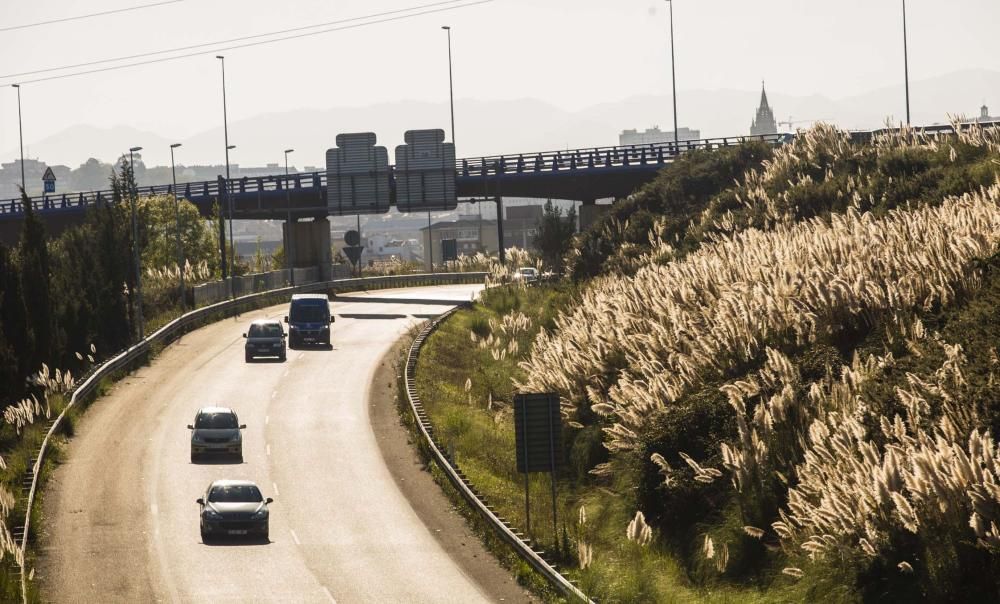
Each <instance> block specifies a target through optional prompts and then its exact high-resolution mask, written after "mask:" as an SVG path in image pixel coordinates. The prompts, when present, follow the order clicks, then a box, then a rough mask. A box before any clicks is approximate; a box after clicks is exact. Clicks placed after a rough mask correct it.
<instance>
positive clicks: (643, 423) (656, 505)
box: [422, 127, 1000, 601]
mask: <svg viewBox="0 0 1000 604" xmlns="http://www.w3.org/2000/svg"><path fill="white" fill-rule="evenodd" d="M998 162H1000V134H998V133H997V132H996V131H982V130H973V131H971V132H968V133H966V134H964V135H963V136H962V137H961V138H958V139H956V138H941V139H935V138H929V137H925V136H922V135H920V134H919V133H915V132H909V131H903V132H901V133H897V134H893V135H886V136H884V137H881V138H879V139H877V140H875V141H872V142H871V143H870V144H867V145H859V144H853V143H851V142H850V139H849V138H848V137H847V135H846V134H845V133H842V132H838V131H836V130H834V129H832V128H827V127H818V128H816V129H814V130H811V131H809V132H807V133H805V134H804V135H803V136H800V137H798V138H797V139H796V140H795V142H794V143H792V144H790V145H787V146H784V147H781V148H778V149H776V150H774V151H773V153H772V152H769V151H768V150H766V149H763V150H762V149H753V148H748V149H744V150H742V151H740V152H736V151H732V150H730V151H724V152H721V153H720V154H719V155H717V156H710V154H703V155H702V156H700V157H699V156H694V155H692V156H690V157H689V158H688V160H687V161H686V162H679V163H678V165H677V166H675V168H677V172H676V173H674V174H671V173H670V169H668V170H666V171H665V172H664V174H663V175H661V177H660V178H659V179H658V181H657V182H656V183H653V184H651V185H650V186H648V187H646V188H644V189H643V190H641V191H639V192H637V193H636V194H635V195H634V196H632V198H631V199H630V200H628V201H627V202H625V203H623V204H622V205H621V206H619V207H618V208H616V210H615V213H614V214H613V215H611V216H609V217H607V218H606V219H605V220H604V221H603V222H602V223H599V224H598V225H596V226H595V228H594V229H593V230H592V231H591V232H589V233H587V234H584V235H583V236H582V237H580V238H579V240H578V242H577V247H576V250H575V254H574V258H573V261H574V262H575V264H573V265H572V266H573V269H572V270H573V276H574V278H576V279H577V280H578V281H580V283H581V285H580V287H579V290H578V291H577V292H576V293H574V295H573V296H571V297H569V298H566V299H564V300H563V302H562V303H561V304H560V305H559V308H561V311H560V312H559V313H558V314H555V315H553V317H552V318H551V319H547V320H546V321H545V325H544V326H542V327H541V328H534V329H533V330H532V331H537V335H536V336H535V337H534V339H533V340H531V341H530V342H520V341H519V343H518V345H517V346H516V347H514V348H513V349H508V351H507V356H505V357H504V358H503V361H502V362H500V363H495V362H494V363H490V362H489V361H490V358H485V359H479V361H478V362H481V363H484V364H485V365H486V368H484V369H482V370H481V371H484V372H486V373H495V375H493V377H491V380H492V381H491V383H499V384H503V383H504V379H511V380H513V387H515V388H523V389H525V390H530V391H552V390H555V391H557V392H559V393H560V394H561V396H562V398H563V403H564V412H565V417H566V425H567V426H568V429H569V434H568V436H567V439H566V442H565V443H564V445H565V446H566V448H567V457H568V459H570V460H572V461H571V470H570V471H569V472H568V473H567V476H565V477H564V482H565V485H563V486H562V489H563V492H564V493H567V495H566V496H565V498H564V499H563V501H562V505H563V514H564V516H566V515H570V516H573V517H574V518H577V514H579V512H580V510H581V508H585V509H586V512H587V514H588V520H587V522H586V523H582V524H581V523H579V522H576V523H570V526H569V527H568V528H567V537H566V539H567V541H568V542H569V547H567V548H566V549H567V550H568V553H567V556H568V557H569V558H570V559H572V562H574V563H575V565H576V566H589V568H587V570H585V571H581V576H584V577H589V578H590V579H591V580H592V583H593V588H594V589H595V590H597V592H598V593H600V594H601V596H602V598H601V599H603V600H610V601H663V600H664V599H669V598H670V597H676V598H677V599H685V598H686V597H688V596H690V597H694V598H695V599H703V598H707V597H709V596H708V595H707V594H715V595H716V596H718V597H720V599H723V600H724V599H729V598H735V597H739V598H740V599H747V598H750V599H754V598H763V599H764V600H767V601H773V600H778V601H781V600H787V601H800V600H802V599H814V598H817V597H820V594H822V597H823V599H825V600H840V601H860V600H881V599H889V600H899V599H902V598H920V599H932V600H952V599H957V598H962V597H972V598H974V599H976V600H980V601H983V600H996V599H998V598H1000V583H998V581H997V579H995V577H996V576H997V575H996V573H995V572H993V571H994V570H996V566H997V556H996V553H997V551H998V547H1000V528H998V526H1000V488H998V487H997V486H996V485H997V484H1000V461H997V460H1000V448H998V447H997V444H996V437H997V434H998V432H997V430H998V428H1000V425H998V422H1000V400H998V399H1000V395H998V394H997V388H996V380H997V379H998V376H997V372H998V371H1000V358H998V352H997V346H998V345H1000V340H998V338H1000V321H998V320H997V313H996V308H997V307H998V303H1000V258H998V255H997V253H998V247H1000V185H997V184H994V183H995V182H996V179H997V176H996V171H997V169H998ZM734 166H743V168H742V172H739V171H737V172H738V173H737V175H736V176H735V177H733V178H729V179H728V180H727V181H726V183H727V184H724V183H721V182H720V181H718V180H716V181H712V179H710V178H709V179H703V180H699V178H698V176H697V175H699V174H702V172H701V171H702V169H704V170H708V171H709V172H710V171H711V170H721V171H722V173H725V174H727V176H728V175H730V172H726V171H727V170H729V171H733V170H735V168H734ZM696 182H701V183H702V184H703V185H705V186H704V187H702V188H698V187H695V186H694V183H696ZM706 183H707V184H706ZM643 228H645V229H646V233H645V237H644V238H643V237H642V236H641V233H642V229H643ZM610 250H615V251H614V252H613V253H611V252H610ZM591 275H592V276H591ZM533 295H537V294H533ZM521 304H522V306H521V308H520V310H519V312H523V313H527V314H529V315H530V314H531V312H529V310H527V309H528V308H530V307H531V306H530V305H531V304H533V302H532V301H530V300H527V299H525V300H524V301H523V302H522V303H521ZM473 312H475V311H473ZM494 312H496V318H495V320H494V323H495V326H491V325H489V324H487V325H486V326H485V327H484V326H482V324H481V323H480V327H479V331H478V332H477V331H476V327H475V325H473V324H465V325H463V326H462V327H459V328H458V329H459V331H463V330H464V331H465V336H466V338H468V339H467V340H466V341H468V342H470V343H471V342H473V339H472V337H471V336H469V335H468V332H469V331H470V330H471V332H472V333H473V334H476V335H475V342H476V343H472V344H471V346H470V345H468V344H467V345H466V348H469V347H474V346H477V345H479V346H482V344H477V343H479V342H482V341H483V338H484V337H485V338H487V339H490V344H488V345H486V347H487V348H489V349H491V350H493V351H498V350H499V348H498V347H497V346H496V345H495V344H494V342H497V341H500V340H498V338H499V332H498V331H497V329H499V328H500V326H501V325H503V324H504V321H507V320H513V319H511V313H510V312H509V311H508V312H499V311H494ZM548 314H549V315H552V313H551V311H549V312H548ZM466 320H467V321H473V320H474V319H473V318H467V319H466ZM455 325H457V323H456V324H455ZM452 327H454V326H452ZM501 332H502V330H501ZM443 333H447V332H443ZM453 335H456V334H453ZM457 335H461V334H457ZM457 335H456V337H457ZM442 337H444V336H443V335H442ZM502 341H503V342H504V344H503V345H502V346H501V347H505V346H509V344H508V343H507V342H506V340H502ZM450 346H454V347H458V346H460V344H459V343H458V340H452V341H450ZM453 354H454V355H456V358H454V359H452V361H451V362H452V363H453V365H452V366H451V371H454V372H458V373H462V372H463V371H466V368H467V367H469V366H468V365H465V366H463V364H462V357H461V356H460V354H459V353H458V352H455V353H453ZM493 356H496V352H491V353H490V357H493ZM512 356H513V357H516V359H517V360H518V361H519V362H518V363H517V366H516V369H514V368H512V359H511V357H512ZM465 358H469V357H468V356H466V357H465ZM456 378H457V376H453V378H452V379H453V380H454V379H456ZM462 382H464V380H462V379H460V378H459V381H452V382H451V383H452V384H453V385H452V386H451V387H452V388H454V387H455V386H454V384H458V386H457V387H458V388H459V390H461V384H462ZM473 382H474V386H473V388H474V389H475V388H477V387H480V384H479V383H476V380H475V378H473ZM422 387H423V388H425V391H424V393H423V398H424V400H425V401H426V400H434V399H435V396H436V394H437V393H438V392H441V390H442V389H443V388H446V387H442V386H436V385H435V384H433V383H426V384H424V385H423V386H422ZM510 392H512V389H511V388H510V387H508V386H503V387H502V388H494V387H493V386H488V387H487V388H486V389H485V390H478V391H473V393H472V394H474V395H475V396H474V397H472V398H470V401H473V402H475V401H477V400H480V401H481V399H483V398H486V399H487V400H488V398H489V397H491V396H492V397H494V399H497V398H499V399H501V400H503V399H505V398H506V396H507V395H508V394H509V393H510ZM466 407H467V408H470V410H469V411H468V412H466V413H460V412H457V411H455V410H454V409H453V410H452V412H453V413H457V418H462V417H468V416H470V415H475V414H477V413H482V411H481V410H480V409H479V408H477V407H476V405H475V404H471V405H470V404H468V403H467V404H466ZM451 421H452V424H453V425H459V426H460V425H461V423H462V422H461V421H460V419H456V418H453V419H452V420H451ZM496 425H497V426H502V422H499V421H498V422H496ZM498 429H501V428H498ZM508 429H509V428H508ZM501 448H502V447H501V443H500V442H498V443H497V449H498V450H499V449H501ZM457 453H458V457H459V460H460V461H461V460H462V459H463V455H464V456H465V457H466V458H467V459H468V458H470V457H471V458H473V459H476V458H479V457H480V456H481V453H479V452H477V450H476V449H475V448H469V449H468V450H459V451H457ZM504 471H505V472H507V473H508V474H513V472H512V471H511V470H510V468H505V470H504ZM515 478H516V476H515ZM487 492H488V491H487ZM609 510H611V511H612V512H608V511H609ZM588 562H589V564H588ZM671 594H673V595H671ZM685 594H686V595H685Z"/></svg>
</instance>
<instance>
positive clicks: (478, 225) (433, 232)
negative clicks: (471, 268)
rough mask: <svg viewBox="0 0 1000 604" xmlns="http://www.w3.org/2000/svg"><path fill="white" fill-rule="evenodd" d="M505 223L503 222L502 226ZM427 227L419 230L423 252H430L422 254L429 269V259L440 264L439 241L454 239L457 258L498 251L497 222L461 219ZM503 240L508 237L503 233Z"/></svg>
mask: <svg viewBox="0 0 1000 604" xmlns="http://www.w3.org/2000/svg"><path fill="white" fill-rule="evenodd" d="M506 224H507V222H506V221H504V225H506ZM427 231H428V227H424V228H422V229H420V234H421V239H422V240H423V248H424V250H431V253H430V254H426V253H425V254H424V266H426V267H427V268H428V269H429V268H430V261H431V258H433V259H434V263H435V264H440V263H441V240H442V239H454V240H455V243H456V246H457V250H456V251H457V252H458V255H459V256H473V255H475V254H476V253H477V252H485V253H496V251H497V250H498V249H499V246H498V245H497V221H496V220H482V221H479V220H478V219H471V220H470V219H462V220H455V221H451V222H437V223H435V224H433V225H431V226H430V234H429V236H428V232H427ZM504 239H505V240H507V239H508V237H507V235H506V233H504Z"/></svg>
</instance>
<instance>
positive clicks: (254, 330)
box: [248, 323, 281, 338]
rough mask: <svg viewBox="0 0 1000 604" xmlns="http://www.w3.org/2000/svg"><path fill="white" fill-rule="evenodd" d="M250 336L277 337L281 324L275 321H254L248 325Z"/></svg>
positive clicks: (279, 333)
mask: <svg viewBox="0 0 1000 604" xmlns="http://www.w3.org/2000/svg"><path fill="white" fill-rule="evenodd" d="M248 335H249V336H250V337H251V338H277V337H278V336H280V335H281V325H278V324H277V323H263V324H261V323H254V324H252V325H251V326H250V333H249V334H248Z"/></svg>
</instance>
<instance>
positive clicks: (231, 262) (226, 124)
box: [215, 55, 236, 298]
mask: <svg viewBox="0 0 1000 604" xmlns="http://www.w3.org/2000/svg"><path fill="white" fill-rule="evenodd" d="M215 58H216V59H219V61H221V62H222V132H223V136H224V137H225V143H226V201H227V204H226V205H228V206H229V247H230V252H229V279H230V281H229V283H230V288H229V289H230V292H231V293H232V295H233V297H234V298H235V291H234V290H233V288H232V278H233V268H234V267H235V265H236V261H235V259H234V258H233V256H235V255H236V248H235V247H233V198H232V192H231V191H230V187H229V150H230V149H232V148H233V147H231V146H230V145H229V116H228V114H227V109H226V57H224V56H223V55H216V56H215ZM222 247H223V249H225V243H223V245H222ZM223 256H224V254H223ZM222 271H223V277H225V272H226V269H225V267H223V269H222Z"/></svg>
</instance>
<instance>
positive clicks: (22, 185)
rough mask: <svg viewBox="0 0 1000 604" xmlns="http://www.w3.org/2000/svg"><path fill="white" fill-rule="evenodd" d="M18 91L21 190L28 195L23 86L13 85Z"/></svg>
mask: <svg viewBox="0 0 1000 604" xmlns="http://www.w3.org/2000/svg"><path fill="white" fill-rule="evenodd" d="M11 86H13V87H14V88H16V89H17V136H18V138H19V139H20V141H21V190H22V191H23V192H24V194H25V195H27V194H28V189H27V188H25V187H27V185H26V184H25V180H24V127H23V126H22V124H21V85H20V84H11Z"/></svg>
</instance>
